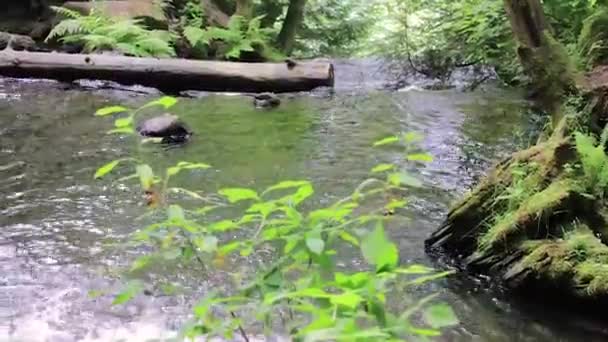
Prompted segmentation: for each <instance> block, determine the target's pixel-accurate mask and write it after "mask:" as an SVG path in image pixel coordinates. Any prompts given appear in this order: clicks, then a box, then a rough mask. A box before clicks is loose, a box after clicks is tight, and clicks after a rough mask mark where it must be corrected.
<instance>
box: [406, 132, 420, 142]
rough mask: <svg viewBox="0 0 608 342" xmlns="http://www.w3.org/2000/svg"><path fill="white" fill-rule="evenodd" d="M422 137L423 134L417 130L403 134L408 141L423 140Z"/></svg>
mask: <svg viewBox="0 0 608 342" xmlns="http://www.w3.org/2000/svg"><path fill="white" fill-rule="evenodd" d="M422 139H423V136H422V134H420V133H416V132H408V133H405V134H404V135H403V140H404V141H405V142H406V143H412V142H417V141H421V140H422Z"/></svg>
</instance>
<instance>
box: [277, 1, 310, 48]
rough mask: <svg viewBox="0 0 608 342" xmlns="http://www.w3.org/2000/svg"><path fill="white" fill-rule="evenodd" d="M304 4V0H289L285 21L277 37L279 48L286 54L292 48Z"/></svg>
mask: <svg viewBox="0 0 608 342" xmlns="http://www.w3.org/2000/svg"><path fill="white" fill-rule="evenodd" d="M305 6H306V0H290V1H289V8H288V9H287V15H286V16H285V21H283V26H282V27H281V32H279V37H278V39H277V45H278V47H279V49H280V50H281V51H282V52H283V53H285V54H287V55H289V54H290V53H291V51H292V50H293V46H294V43H295V41H296V34H297V31H298V28H299V27H300V25H301V24H302V20H303V19H304V7H305Z"/></svg>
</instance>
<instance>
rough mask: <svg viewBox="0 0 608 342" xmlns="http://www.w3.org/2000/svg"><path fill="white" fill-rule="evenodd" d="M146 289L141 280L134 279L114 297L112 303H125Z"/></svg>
mask: <svg viewBox="0 0 608 342" xmlns="http://www.w3.org/2000/svg"><path fill="white" fill-rule="evenodd" d="M143 290H144V284H143V282H142V281H141V280H132V281H130V282H129V283H128V284H127V288H126V289H125V290H124V291H122V292H121V293H119V294H118V295H116V297H114V301H113V302H112V305H118V304H124V303H126V302H128V301H130V300H131V299H133V298H134V297H135V296H137V294H139V293H140V292H142V291H143Z"/></svg>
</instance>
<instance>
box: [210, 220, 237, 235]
mask: <svg viewBox="0 0 608 342" xmlns="http://www.w3.org/2000/svg"><path fill="white" fill-rule="evenodd" d="M208 228H209V230H210V231H212V232H225V231H228V230H232V229H237V228H239V225H238V224H236V223H235V222H234V221H232V220H222V221H218V222H215V223H212V224H210V225H209V227H208Z"/></svg>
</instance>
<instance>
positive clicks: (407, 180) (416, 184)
mask: <svg viewBox="0 0 608 342" xmlns="http://www.w3.org/2000/svg"><path fill="white" fill-rule="evenodd" d="M387 181H388V182H389V183H390V184H391V185H394V186H400V185H405V186H410V187H412V188H420V187H422V182H421V181H420V180H419V179H417V178H415V177H413V176H411V175H410V174H408V173H406V172H399V173H391V174H390V175H388V177H387Z"/></svg>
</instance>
